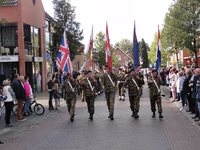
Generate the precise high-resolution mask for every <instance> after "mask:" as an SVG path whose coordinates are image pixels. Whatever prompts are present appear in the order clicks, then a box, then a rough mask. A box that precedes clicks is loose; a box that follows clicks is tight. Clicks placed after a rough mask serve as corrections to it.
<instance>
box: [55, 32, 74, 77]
mask: <svg viewBox="0 0 200 150" xmlns="http://www.w3.org/2000/svg"><path fill="white" fill-rule="evenodd" d="M56 68H58V69H59V70H63V71H65V72H67V73H70V74H71V73H72V71H73V68H72V63H71V60H70V51H69V45H68V41H67V36H66V31H65V30H64V34H63V38H62V41H61V44H60V48H59V52H58V57H57V61H56Z"/></svg>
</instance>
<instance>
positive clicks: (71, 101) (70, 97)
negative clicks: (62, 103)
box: [60, 79, 78, 116]
mask: <svg viewBox="0 0 200 150" xmlns="http://www.w3.org/2000/svg"><path fill="white" fill-rule="evenodd" d="M68 81H69V82H70V83H71V86H72V88H73V89H74V92H73V91H72V89H71V87H70V85H69V83H68ZM77 86H78V83H77V81H76V80H74V81H71V80H69V79H67V80H65V82H64V84H63V85H62V86H61V88H60V91H62V90H63V89H65V96H66V100H67V101H66V103H67V108H68V112H69V114H70V115H71V116H74V115H75V104H76V98H77V95H76V87H77Z"/></svg>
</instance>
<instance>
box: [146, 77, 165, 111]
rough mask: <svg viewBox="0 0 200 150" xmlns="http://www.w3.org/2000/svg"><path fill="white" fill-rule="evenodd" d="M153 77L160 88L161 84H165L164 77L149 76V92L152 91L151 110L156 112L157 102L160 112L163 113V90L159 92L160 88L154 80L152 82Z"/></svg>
mask: <svg viewBox="0 0 200 150" xmlns="http://www.w3.org/2000/svg"><path fill="white" fill-rule="evenodd" d="M152 79H154V80H155V82H156V83H157V85H158V88H159V89H160V85H162V84H163V81H162V79H160V78H159V77H157V76H156V77H155V78H153V77H149V80H148V85H149V88H150V90H149V92H150V103H151V111H152V112H155V111H156V107H155V105H156V104H155V103H157V106H158V113H162V105H161V92H158V89H157V87H156V85H155V83H154V82H152V83H150V81H152Z"/></svg>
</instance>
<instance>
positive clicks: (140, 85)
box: [135, 72, 144, 95]
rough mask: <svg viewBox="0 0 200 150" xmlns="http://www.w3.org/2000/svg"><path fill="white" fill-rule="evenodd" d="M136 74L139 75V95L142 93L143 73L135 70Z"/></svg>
mask: <svg viewBox="0 0 200 150" xmlns="http://www.w3.org/2000/svg"><path fill="white" fill-rule="evenodd" d="M135 74H136V76H139V78H140V80H141V82H140V83H139V87H140V95H142V91H143V85H144V75H143V74H142V73H141V72H135Z"/></svg>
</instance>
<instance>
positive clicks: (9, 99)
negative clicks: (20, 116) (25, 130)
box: [3, 80, 15, 127]
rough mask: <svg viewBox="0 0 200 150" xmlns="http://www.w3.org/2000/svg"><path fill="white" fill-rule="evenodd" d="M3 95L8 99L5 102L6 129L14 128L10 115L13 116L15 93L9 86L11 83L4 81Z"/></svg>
mask: <svg viewBox="0 0 200 150" xmlns="http://www.w3.org/2000/svg"><path fill="white" fill-rule="evenodd" d="M3 86H4V87H3V94H5V95H6V96H7V99H6V100H5V101H4V105H5V109H6V114H5V122H6V127H12V126H13V124H10V115H11V110H12V106H13V97H14V96H15V93H14V92H13V90H12V88H11V87H10V86H9V81H8V80H4V81H3Z"/></svg>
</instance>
